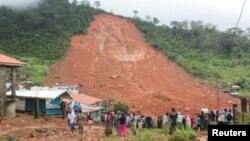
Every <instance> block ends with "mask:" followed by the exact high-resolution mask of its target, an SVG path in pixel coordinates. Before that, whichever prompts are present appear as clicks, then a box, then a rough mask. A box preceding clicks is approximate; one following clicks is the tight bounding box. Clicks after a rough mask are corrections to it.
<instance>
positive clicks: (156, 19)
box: [153, 17, 160, 25]
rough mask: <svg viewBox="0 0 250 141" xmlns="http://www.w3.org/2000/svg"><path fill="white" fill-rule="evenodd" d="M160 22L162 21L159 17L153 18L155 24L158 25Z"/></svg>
mask: <svg viewBox="0 0 250 141" xmlns="http://www.w3.org/2000/svg"><path fill="white" fill-rule="evenodd" d="M159 22H160V21H159V19H158V18H156V17H154V18H153V24H154V25H157V24H158V23H159Z"/></svg>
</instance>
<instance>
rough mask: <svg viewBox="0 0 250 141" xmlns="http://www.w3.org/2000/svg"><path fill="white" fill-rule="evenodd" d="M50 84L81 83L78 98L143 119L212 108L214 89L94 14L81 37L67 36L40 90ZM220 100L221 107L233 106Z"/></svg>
mask: <svg viewBox="0 0 250 141" xmlns="http://www.w3.org/2000/svg"><path fill="white" fill-rule="evenodd" d="M56 83H59V84H72V83H74V84H81V85H82V86H83V87H82V89H81V91H82V92H83V93H87V94H89V93H91V94H93V95H94V96H96V97H99V98H103V99H107V98H108V99H114V100H117V101H121V102H124V103H127V104H128V106H129V108H130V110H131V111H134V112H142V113H143V114H151V115H162V114H164V113H166V111H169V110H170V109H171V108H172V107H175V108H176V109H177V110H178V111H180V112H181V113H184V114H191V115H195V114H196V113H197V112H198V111H200V109H201V108H209V109H217V92H216V90H215V89H213V88H212V87H211V86H207V85H205V84H203V83H202V82H201V81H200V80H198V79H196V78H194V77H192V76H191V75H189V74H188V73H187V72H185V71H184V70H183V69H181V68H180V67H178V66H177V65H176V64H175V63H173V62H172V61H170V60H168V59H167V58H166V57H165V56H164V55H162V54H161V53H160V52H158V51H156V50H154V49H153V48H152V47H150V46H149V45H148V44H147V43H145V41H144V39H143V35H142V34H141V33H140V32H139V31H138V30H137V29H136V27H135V26H134V25H133V24H132V23H131V22H130V21H128V20H127V19H124V18H120V17H114V16H111V15H108V14H99V15H97V16H96V17H95V18H94V21H93V22H92V23H91V25H90V27H89V28H88V34H87V35H76V36H73V37H72V39H71V47H70V49H69V50H68V53H67V55H66V56H65V57H64V58H63V59H62V60H61V61H58V62H57V63H55V64H52V65H51V66H50V68H49V73H48V76H47V78H46V80H45V81H44V85H46V86H53V85H55V84H56ZM220 97H221V98H220V103H221V104H220V105H221V107H230V108H231V102H236V100H235V99H233V98H231V97H229V96H228V95H227V94H222V93H221V94H220ZM237 102H238V101H237ZM159 107H160V109H161V110H159Z"/></svg>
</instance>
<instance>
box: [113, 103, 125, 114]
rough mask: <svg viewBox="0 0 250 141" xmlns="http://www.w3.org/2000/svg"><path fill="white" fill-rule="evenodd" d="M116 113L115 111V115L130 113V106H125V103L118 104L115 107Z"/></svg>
mask: <svg viewBox="0 0 250 141" xmlns="http://www.w3.org/2000/svg"><path fill="white" fill-rule="evenodd" d="M114 111H115V113H117V111H121V112H124V113H128V106H127V105H125V104H123V103H120V102H118V103H117V104H116V105H115V108H114Z"/></svg>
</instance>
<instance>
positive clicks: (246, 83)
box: [130, 16, 250, 94]
mask: <svg viewBox="0 0 250 141" xmlns="http://www.w3.org/2000/svg"><path fill="white" fill-rule="evenodd" d="M150 19H151V18H150V16H146V21H145V20H143V19H140V18H139V17H134V18H131V19H130V20H131V21H132V22H133V23H135V25H136V26H137V27H138V28H139V29H140V30H141V31H142V32H143V33H144V37H145V39H146V40H147V41H148V42H149V43H150V44H151V45H152V46H153V47H154V48H155V49H157V50H160V51H162V52H163V53H164V54H165V55H166V56H167V57H168V58H169V59H171V60H173V61H175V62H176V63H177V64H178V65H180V66H181V67H183V68H184V69H185V70H187V71H188V72H190V73H191V74H193V75H194V76H196V77H198V78H201V79H202V80H204V81H205V82H206V83H210V84H213V85H215V83H216V78H215V76H218V77H219V83H220V88H226V86H227V83H229V82H230V83H232V84H237V85H239V86H240V87H241V90H242V91H241V92H242V93H244V94H248V93H249V91H250V72H249V71H248V70H249V69H250V40H249V38H250V28H249V29H247V32H245V31H243V30H241V29H239V28H237V29H235V28H231V29H228V30H226V31H225V32H221V31H218V30H217V29H216V27H215V26H214V25H211V24H203V22H202V21H191V22H188V21H183V22H177V21H173V22H171V27H169V26H166V25H162V26H157V23H155V22H154V21H149V20H150Z"/></svg>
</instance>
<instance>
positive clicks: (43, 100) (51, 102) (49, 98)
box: [6, 89, 71, 116]
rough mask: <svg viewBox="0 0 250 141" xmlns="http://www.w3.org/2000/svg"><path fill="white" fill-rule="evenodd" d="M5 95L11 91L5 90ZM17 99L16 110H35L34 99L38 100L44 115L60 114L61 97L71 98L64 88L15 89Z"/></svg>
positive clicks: (8, 94)
mask: <svg viewBox="0 0 250 141" xmlns="http://www.w3.org/2000/svg"><path fill="white" fill-rule="evenodd" d="M6 95H7V96H10V95H11V92H7V94H6ZM16 96H17V98H19V100H17V101H16V110H17V111H25V112H35V103H36V100H37V99H38V100H39V111H40V113H42V114H45V115H46V116H50V115H60V114H62V113H61V107H60V103H61V100H62V99H71V96H70V95H69V93H68V92H67V91H65V90H46V89H31V90H20V91H16Z"/></svg>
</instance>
